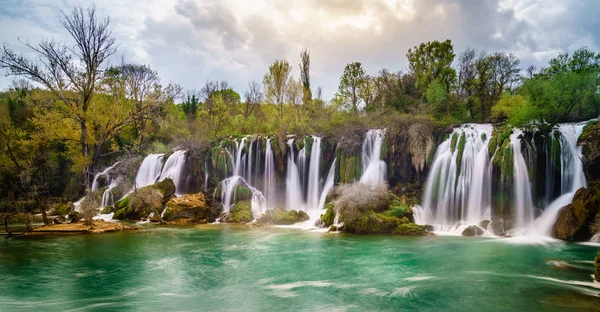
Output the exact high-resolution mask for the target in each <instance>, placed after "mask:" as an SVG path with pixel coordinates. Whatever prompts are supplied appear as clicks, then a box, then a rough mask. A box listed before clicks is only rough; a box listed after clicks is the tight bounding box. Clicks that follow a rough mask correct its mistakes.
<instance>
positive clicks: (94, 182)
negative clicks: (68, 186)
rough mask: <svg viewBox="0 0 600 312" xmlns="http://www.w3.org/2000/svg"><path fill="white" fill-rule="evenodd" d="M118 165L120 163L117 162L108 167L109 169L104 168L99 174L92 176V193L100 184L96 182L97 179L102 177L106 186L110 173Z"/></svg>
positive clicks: (108, 182) (109, 179)
mask: <svg viewBox="0 0 600 312" xmlns="http://www.w3.org/2000/svg"><path fill="white" fill-rule="evenodd" d="M119 163H120V161H117V162H116V163H114V164H112V165H110V166H109V167H106V169H104V170H103V171H101V172H98V173H96V174H95V175H94V180H93V181H92V191H95V190H97V189H98V188H99V186H100V183H99V182H98V179H99V178H100V177H101V176H103V177H104V179H105V180H106V184H107V185H109V184H110V181H111V175H110V172H111V171H112V170H113V168H115V166H116V165H118V164H119Z"/></svg>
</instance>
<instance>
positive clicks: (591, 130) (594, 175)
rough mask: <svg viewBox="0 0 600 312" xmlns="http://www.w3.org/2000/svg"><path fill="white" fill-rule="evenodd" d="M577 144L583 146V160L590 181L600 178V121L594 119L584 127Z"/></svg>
mask: <svg viewBox="0 0 600 312" xmlns="http://www.w3.org/2000/svg"><path fill="white" fill-rule="evenodd" d="M577 145H579V146H583V149H582V152H581V156H582V159H581V161H582V162H583V168H584V172H585V176H586V178H587V180H588V181H596V180H600V157H598V156H599V155H600V123H599V122H598V121H592V122H590V123H588V125H586V126H585V127H584V129H583V132H582V133H581V136H580V137H579V139H578V140H577Z"/></svg>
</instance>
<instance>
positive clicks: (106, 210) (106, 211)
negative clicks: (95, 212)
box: [100, 206, 115, 214]
mask: <svg viewBox="0 0 600 312" xmlns="http://www.w3.org/2000/svg"><path fill="white" fill-rule="evenodd" d="M114 211H115V207H112V206H106V207H104V208H102V211H101V212H100V213H101V214H109V213H111V212H114Z"/></svg>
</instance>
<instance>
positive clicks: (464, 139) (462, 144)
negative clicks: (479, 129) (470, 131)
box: [456, 134, 467, 172]
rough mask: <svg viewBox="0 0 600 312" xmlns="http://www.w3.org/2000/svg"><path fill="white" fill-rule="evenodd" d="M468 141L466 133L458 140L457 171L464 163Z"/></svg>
mask: <svg viewBox="0 0 600 312" xmlns="http://www.w3.org/2000/svg"><path fill="white" fill-rule="evenodd" d="M466 143H467V136H466V135H465V134H463V135H461V136H460V139H459V140H458V153H457V154H456V168H457V169H456V172H460V167H461V165H462V158H463V153H464V151H465V144H466Z"/></svg>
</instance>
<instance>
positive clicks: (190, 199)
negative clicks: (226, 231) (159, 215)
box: [163, 192, 207, 224]
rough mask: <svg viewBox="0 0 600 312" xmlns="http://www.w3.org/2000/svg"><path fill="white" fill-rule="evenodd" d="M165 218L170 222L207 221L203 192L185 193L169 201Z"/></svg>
mask: <svg viewBox="0 0 600 312" xmlns="http://www.w3.org/2000/svg"><path fill="white" fill-rule="evenodd" d="M165 209H166V211H165V213H164V215H163V219H164V220H165V221H169V222H175V221H176V223H178V224H181V223H198V222H205V221H206V209H207V206H206V199H205V197H204V194H203V193H202V192H200V193H196V194H184V195H181V197H174V198H171V200H169V201H168V202H167V207H166V208H165Z"/></svg>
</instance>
